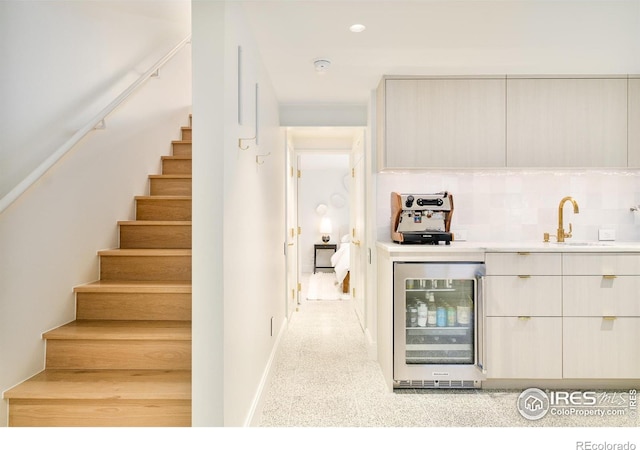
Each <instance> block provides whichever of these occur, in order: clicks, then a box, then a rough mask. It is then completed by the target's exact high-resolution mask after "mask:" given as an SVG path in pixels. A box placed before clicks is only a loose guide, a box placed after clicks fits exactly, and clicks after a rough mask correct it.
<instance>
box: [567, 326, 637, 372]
mask: <svg viewBox="0 0 640 450" xmlns="http://www.w3.org/2000/svg"><path fill="white" fill-rule="evenodd" d="M562 321H563V323H562V328H563V353H564V355H563V376H564V378H618V379H625V378H629V379H638V378H640V350H639V349H638V345H639V344H640V317H615V316H612V317H565V318H563V319H562Z"/></svg>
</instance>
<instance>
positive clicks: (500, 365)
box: [486, 317, 562, 379]
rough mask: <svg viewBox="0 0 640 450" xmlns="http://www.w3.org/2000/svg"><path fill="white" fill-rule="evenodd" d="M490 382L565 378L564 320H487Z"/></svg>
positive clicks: (504, 318)
mask: <svg viewBox="0 0 640 450" xmlns="http://www.w3.org/2000/svg"><path fill="white" fill-rule="evenodd" d="M486 325H487V363H486V368H487V377H488V378H532V379H533V378H547V379H553V378H562V318H561V317H487V318H486Z"/></svg>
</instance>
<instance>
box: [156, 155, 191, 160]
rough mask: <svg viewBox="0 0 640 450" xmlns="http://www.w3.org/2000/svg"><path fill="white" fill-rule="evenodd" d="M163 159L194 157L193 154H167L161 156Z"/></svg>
mask: <svg viewBox="0 0 640 450" xmlns="http://www.w3.org/2000/svg"><path fill="white" fill-rule="evenodd" d="M161 159H185V160H187V159H193V158H192V157H191V155H168V156H167V155H165V156H161Z"/></svg>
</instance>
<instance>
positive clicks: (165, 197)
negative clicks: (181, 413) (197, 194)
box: [134, 195, 191, 200]
mask: <svg viewBox="0 0 640 450" xmlns="http://www.w3.org/2000/svg"><path fill="white" fill-rule="evenodd" d="M134 198H135V199H136V200H191V195H136V196H135V197H134Z"/></svg>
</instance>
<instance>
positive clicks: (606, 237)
mask: <svg viewBox="0 0 640 450" xmlns="http://www.w3.org/2000/svg"><path fill="white" fill-rule="evenodd" d="M598 240H599V241H615V240H616V230H613V229H610V228H600V229H599V230H598Z"/></svg>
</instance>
